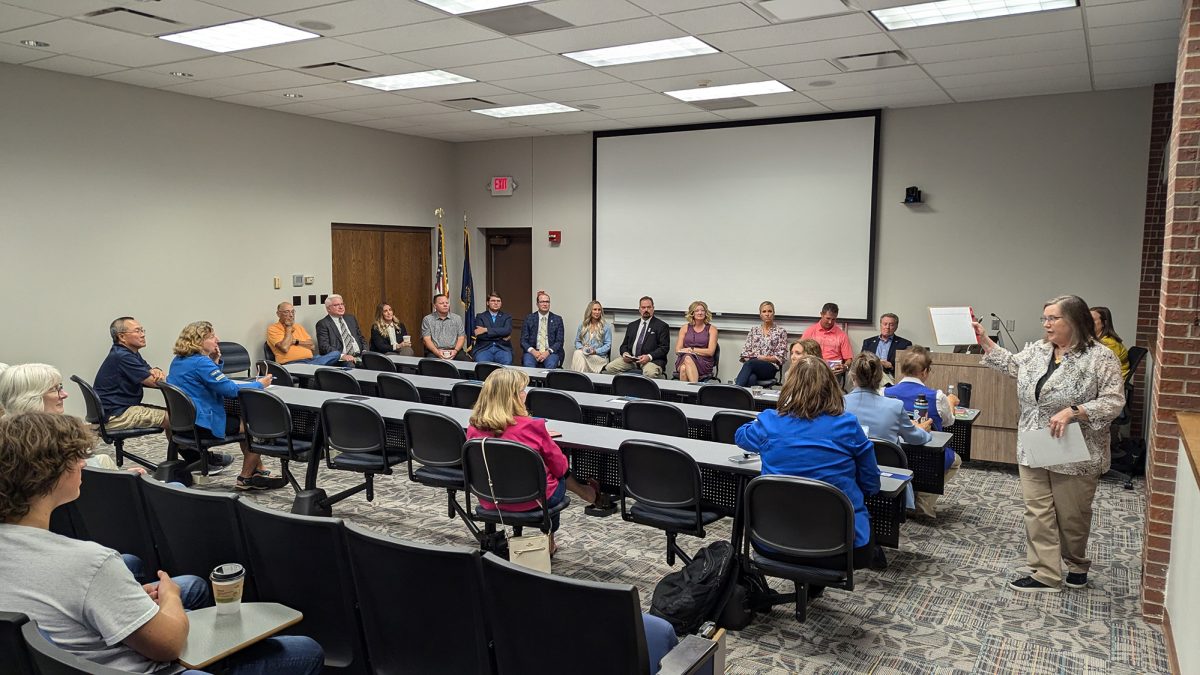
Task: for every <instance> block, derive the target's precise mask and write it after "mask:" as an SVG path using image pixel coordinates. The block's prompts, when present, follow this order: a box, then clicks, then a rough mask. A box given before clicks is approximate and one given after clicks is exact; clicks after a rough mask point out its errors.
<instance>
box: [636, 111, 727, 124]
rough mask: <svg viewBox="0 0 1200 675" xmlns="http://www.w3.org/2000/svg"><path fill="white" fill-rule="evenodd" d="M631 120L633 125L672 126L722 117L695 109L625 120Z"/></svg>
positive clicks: (704, 122)
mask: <svg viewBox="0 0 1200 675" xmlns="http://www.w3.org/2000/svg"><path fill="white" fill-rule="evenodd" d="M626 121H628V122H632V123H633V124H634V125H635V127H642V128H646V127H665V126H674V125H677V124H707V123H710V122H720V121H722V118H720V117H717V116H716V115H714V114H713V113H710V112H706V111H702V110H697V111H696V112H690V113H679V114H675V115H656V116H654V117H637V118H633V119H629V120H626Z"/></svg>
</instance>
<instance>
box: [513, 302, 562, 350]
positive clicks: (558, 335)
mask: <svg viewBox="0 0 1200 675" xmlns="http://www.w3.org/2000/svg"><path fill="white" fill-rule="evenodd" d="M537 308H538V311H536V312H534V313H533V314H530V315H529V316H527V317H525V325H524V326H522V327H521V350H522V351H523V352H525V356H524V357H523V358H522V364H523V365H524V366H525V367H527V368H557V367H559V366H560V365H562V362H563V356H564V354H563V334H564V329H563V320H562V317H561V316H559V315H557V314H555V313H553V312H551V311H550V294H549V293H547V292H546V291H538V292H537Z"/></svg>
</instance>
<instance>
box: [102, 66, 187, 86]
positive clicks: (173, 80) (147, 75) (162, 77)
mask: <svg viewBox="0 0 1200 675" xmlns="http://www.w3.org/2000/svg"><path fill="white" fill-rule="evenodd" d="M100 79H101V80H112V81H113V82H123V83H125V84H133V85H137V86H139V87H150V88H152V89H158V88H160V87H170V86H173V85H176V84H182V83H184V82H188V81H189V80H187V79H185V78H181V77H175V76H174V75H167V74H164V73H157V72H154V71H151V70H139V69H131V70H122V71H119V72H116V73H109V74H107V75H101V76H100Z"/></svg>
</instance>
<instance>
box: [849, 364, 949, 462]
mask: <svg viewBox="0 0 1200 675" xmlns="http://www.w3.org/2000/svg"><path fill="white" fill-rule="evenodd" d="M850 382H851V384H853V385H854V389H853V390H851V391H850V393H849V394H846V397H845V400H846V412H848V413H850V414H852V415H854V416H855V417H857V418H858V423H859V424H860V425H862V426H864V427H866V432H867V435H868V436H870V437H871V438H880V439H883V440H885V441H891V442H893V443H901V442H904V443H908V444H909V445H924V444H926V443H928V442H929V441H930V440H932V439H933V436H930V435H929V430H930V429H932V428H933V420H932V419H929V418H925V419H924V420H922V421H920V422H918V423H917V424H916V425H915V426H914V425H913V421H912V420H911V419H909V417H908V413H906V412H905V411H904V403H903V402H901V401H899V400H897V399H894V398H889V397H887V396H884V395H883V394H881V393H880V389H881V388H882V387H883V364H882V363H881V362H880V360H879V357H877V356H875V355H874V354H872V353H871V352H861V353H860V354H859V355H858V356H856V357H854V360H853V361H851V362H850ZM951 452H953V451H951Z"/></svg>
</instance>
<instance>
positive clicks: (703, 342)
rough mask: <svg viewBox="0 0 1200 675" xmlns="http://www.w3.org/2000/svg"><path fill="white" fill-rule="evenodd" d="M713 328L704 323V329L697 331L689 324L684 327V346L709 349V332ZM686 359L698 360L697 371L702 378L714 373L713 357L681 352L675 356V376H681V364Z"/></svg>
mask: <svg viewBox="0 0 1200 675" xmlns="http://www.w3.org/2000/svg"><path fill="white" fill-rule="evenodd" d="M711 328H712V326H711V325H709V324H704V330H702V331H700V332H696V330H695V329H694V328H693V327H692V326H691V324H688V325H686V326H684V327H683V329H682V330H684V331H685V332H684V336H683V346H684V347H685V348H686V347H695V348H697V349H708V332H709V330H710V329H711ZM684 359H693V360H694V361H695V362H696V372H697V373H699V374H700V378H701V379H704V378H706V377H708V376H710V375H712V371H713V357H711V356H704V355H703V354H680V355H677V356H676V357H675V376H676V377H678V376H679V364H680V363H681V362H682V361H683V360H684Z"/></svg>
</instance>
